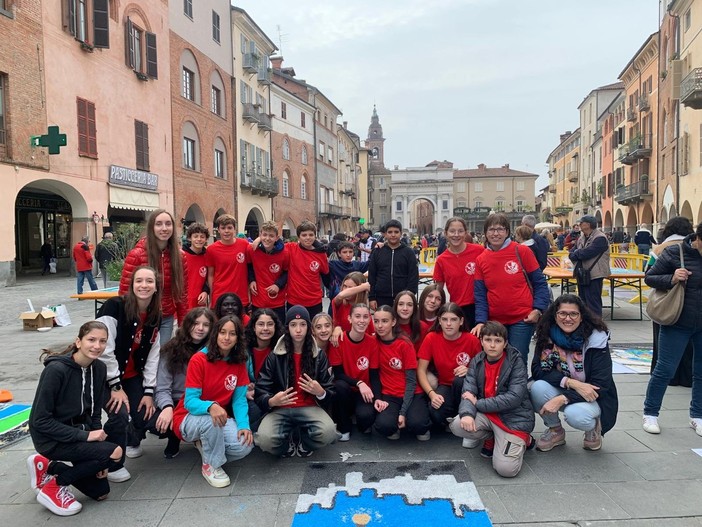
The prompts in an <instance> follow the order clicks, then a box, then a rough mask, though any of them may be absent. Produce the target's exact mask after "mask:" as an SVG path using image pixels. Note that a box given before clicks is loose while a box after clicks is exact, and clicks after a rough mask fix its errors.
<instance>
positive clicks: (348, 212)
mask: <svg viewBox="0 0 702 527" xmlns="http://www.w3.org/2000/svg"><path fill="white" fill-rule="evenodd" d="M341 215H342V216H343V217H344V218H346V219H349V220H350V219H351V218H352V217H353V211H352V210H351V207H342V208H341Z"/></svg>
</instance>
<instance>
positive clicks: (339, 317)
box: [332, 300, 375, 337]
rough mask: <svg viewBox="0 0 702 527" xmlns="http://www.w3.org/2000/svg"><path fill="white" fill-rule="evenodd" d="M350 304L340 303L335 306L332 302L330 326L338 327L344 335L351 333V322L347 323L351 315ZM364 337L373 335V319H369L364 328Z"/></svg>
mask: <svg viewBox="0 0 702 527" xmlns="http://www.w3.org/2000/svg"><path fill="white" fill-rule="evenodd" d="M352 307H353V306H352V305H351V304H347V303H346V302H342V303H341V304H339V305H337V304H336V302H334V301H333V300H332V324H334V327H336V326H339V327H340V328H341V329H342V330H343V331H344V333H348V332H349V331H351V322H349V316H350V314H351V308H352ZM366 335H370V336H371V337H372V336H373V335H375V326H374V325H373V318H371V319H370V322H369V323H368V327H367V328H366Z"/></svg>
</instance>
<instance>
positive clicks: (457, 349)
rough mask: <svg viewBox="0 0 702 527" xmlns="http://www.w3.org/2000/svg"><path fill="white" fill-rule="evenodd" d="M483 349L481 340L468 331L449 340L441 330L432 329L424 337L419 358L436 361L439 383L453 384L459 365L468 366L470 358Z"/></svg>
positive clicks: (444, 384)
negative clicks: (454, 371)
mask: <svg viewBox="0 0 702 527" xmlns="http://www.w3.org/2000/svg"><path fill="white" fill-rule="evenodd" d="M481 351H482V347H481V346H480V340H478V337H476V336H475V335H472V334H471V333H469V332H468V331H463V332H461V335H460V337H458V338H457V339H456V340H448V339H446V337H444V334H443V332H441V331H431V332H429V333H428V334H427V336H426V337H425V338H424V342H423V343H422V347H421V348H420V349H419V354H418V356H417V358H419V359H424V360H426V361H429V362H433V363H434V367H435V368H436V373H437V374H438V376H439V384H441V385H443V386H451V384H452V383H453V379H454V377H455V375H454V374H453V370H454V369H455V368H456V367H457V366H468V363H469V362H470V360H471V359H472V358H473V357H475V356H476V355H477V354H478V353H480V352H481Z"/></svg>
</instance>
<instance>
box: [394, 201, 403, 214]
mask: <svg viewBox="0 0 702 527" xmlns="http://www.w3.org/2000/svg"><path fill="white" fill-rule="evenodd" d="M395 210H396V211H397V212H401V211H402V202H401V201H398V202H397V203H396V208H395Z"/></svg>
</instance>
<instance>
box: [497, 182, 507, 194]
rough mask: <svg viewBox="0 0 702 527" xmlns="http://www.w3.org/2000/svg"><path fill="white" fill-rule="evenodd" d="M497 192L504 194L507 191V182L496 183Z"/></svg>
mask: <svg viewBox="0 0 702 527" xmlns="http://www.w3.org/2000/svg"><path fill="white" fill-rule="evenodd" d="M495 190H496V191H497V192H504V191H505V182H504V181H496V182H495Z"/></svg>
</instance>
